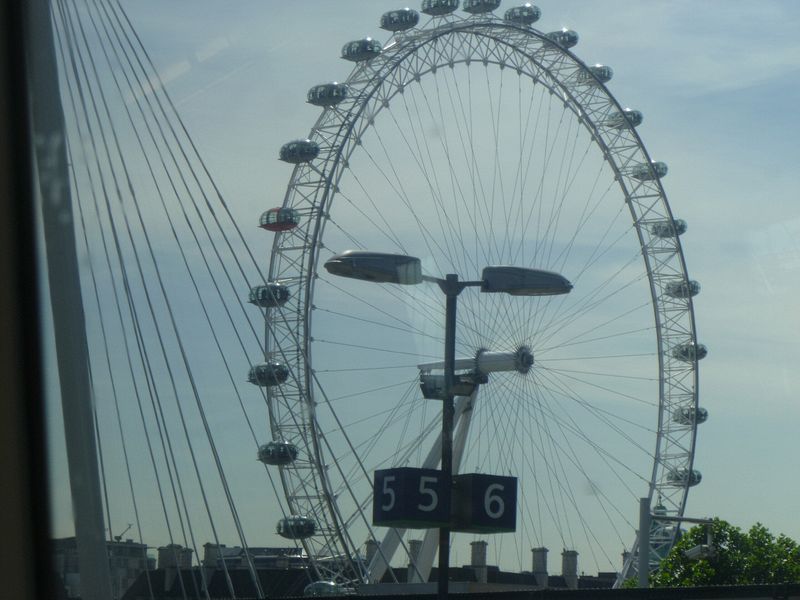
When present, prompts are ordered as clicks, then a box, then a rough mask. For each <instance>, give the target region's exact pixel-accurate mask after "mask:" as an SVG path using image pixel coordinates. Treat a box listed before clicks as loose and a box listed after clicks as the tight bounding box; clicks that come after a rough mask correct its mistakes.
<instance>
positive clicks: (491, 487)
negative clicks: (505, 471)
mask: <svg viewBox="0 0 800 600" xmlns="http://www.w3.org/2000/svg"><path fill="white" fill-rule="evenodd" d="M516 528H517V479H516V477H502V476H500V475H484V474H482V473H470V474H465V475H456V476H455V477H454V488H453V531H466V532H471V533H505V532H511V531H515V530H516Z"/></svg>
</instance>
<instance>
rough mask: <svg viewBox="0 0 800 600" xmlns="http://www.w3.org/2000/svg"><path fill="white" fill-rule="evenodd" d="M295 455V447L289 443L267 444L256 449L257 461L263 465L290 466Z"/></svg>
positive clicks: (295, 457)
mask: <svg viewBox="0 0 800 600" xmlns="http://www.w3.org/2000/svg"><path fill="white" fill-rule="evenodd" d="M297 454H298V452H297V446H295V445H294V444H290V443H289V442H268V443H266V444H263V445H261V446H259V447H258V460H260V461H261V462H262V463H264V464H265V465H276V466H283V465H290V464H292V463H293V462H294V461H295V460H297Z"/></svg>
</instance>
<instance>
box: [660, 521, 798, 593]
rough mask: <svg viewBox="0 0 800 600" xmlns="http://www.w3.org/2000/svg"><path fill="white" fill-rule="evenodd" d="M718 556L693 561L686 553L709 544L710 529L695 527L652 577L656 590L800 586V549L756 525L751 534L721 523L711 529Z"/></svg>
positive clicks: (716, 522)
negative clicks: (754, 584) (703, 587)
mask: <svg viewBox="0 0 800 600" xmlns="http://www.w3.org/2000/svg"><path fill="white" fill-rule="evenodd" d="M710 527H711V532H712V539H713V544H712V545H713V549H714V556H711V557H708V558H703V559H700V560H690V559H689V558H687V557H686V554H685V552H686V550H689V549H690V548H693V547H694V546H698V545H700V544H705V543H706V541H707V540H706V535H707V526H705V525H700V526H697V527H693V528H692V529H690V530H689V531H688V532H687V533H686V534H684V535H683V537H682V538H681V540H680V541H679V542H678V543H677V544H675V546H674V547H673V548H672V551H671V552H670V553H669V554H668V555H667V557H666V558H665V559H664V560H663V561H662V562H661V567H660V569H659V571H658V573H656V574H655V575H653V576H652V577H651V581H650V584H651V586H653V587H667V586H669V587H683V586H695V585H736V584H740V585H741V584H749V583H800V546H798V545H797V543H796V542H795V541H793V540H791V539H790V538H788V537H786V536H785V535H779V536H778V537H775V536H773V535H772V534H771V533H770V532H769V530H768V529H767V528H766V527H764V526H763V525H761V524H760V523H756V524H755V525H753V527H751V528H750V531H748V532H743V531H742V530H741V529H739V528H738V527H734V526H733V525H731V524H730V523H727V522H725V521H722V520H720V519H714V522H713V523H712V524H711V525H710Z"/></svg>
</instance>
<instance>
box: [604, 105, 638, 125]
mask: <svg viewBox="0 0 800 600" xmlns="http://www.w3.org/2000/svg"><path fill="white" fill-rule="evenodd" d="M642 121H644V115H643V114H642V111H640V110H633V109H632V108H623V109H622V112H615V113H613V114H612V115H611V116H610V117H608V120H607V121H606V122H605V126H606V127H609V128H611V129H622V128H623V127H638V126H639V125H641V124H642Z"/></svg>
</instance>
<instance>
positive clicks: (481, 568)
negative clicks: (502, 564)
mask: <svg viewBox="0 0 800 600" xmlns="http://www.w3.org/2000/svg"><path fill="white" fill-rule="evenodd" d="M487 545H488V544H487V543H486V542H484V541H482V540H479V541H477V542H470V546H471V547H472V550H471V555H472V556H471V560H470V566H471V567H472V568H473V570H474V571H475V581H477V582H478V583H486V582H487V581H488V579H489V572H488V569H487V568H486V546H487Z"/></svg>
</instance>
